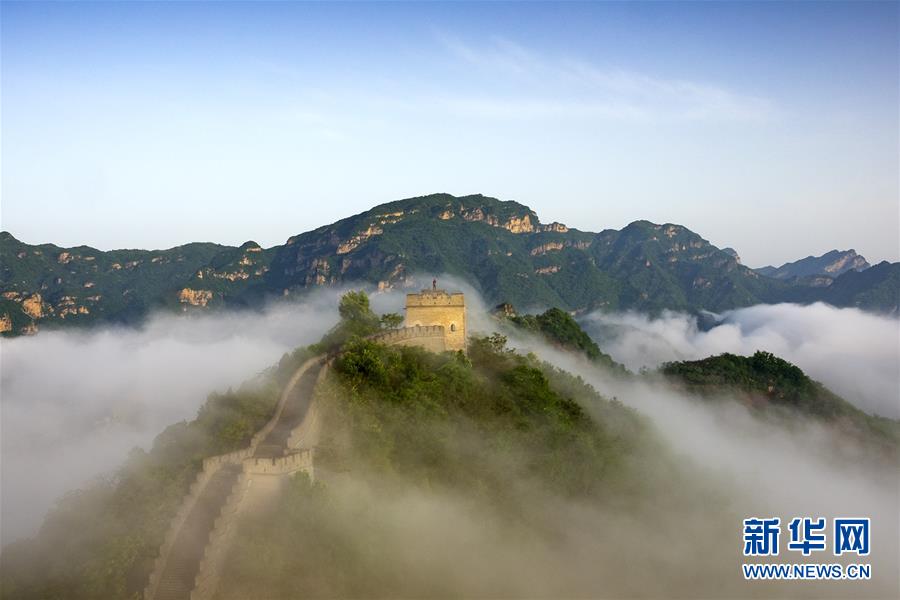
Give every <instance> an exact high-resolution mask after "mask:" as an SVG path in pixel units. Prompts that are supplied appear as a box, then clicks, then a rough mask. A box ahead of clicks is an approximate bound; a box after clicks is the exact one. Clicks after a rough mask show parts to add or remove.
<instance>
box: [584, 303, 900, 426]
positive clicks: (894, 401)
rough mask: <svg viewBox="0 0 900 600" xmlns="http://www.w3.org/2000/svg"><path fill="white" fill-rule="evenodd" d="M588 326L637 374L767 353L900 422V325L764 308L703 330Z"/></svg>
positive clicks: (837, 313)
mask: <svg viewBox="0 0 900 600" xmlns="http://www.w3.org/2000/svg"><path fill="white" fill-rule="evenodd" d="M583 325H584V327H585V329H586V330H587V332H588V333H589V334H590V335H591V337H593V338H594V339H595V340H596V341H597V342H598V344H600V346H601V348H602V349H603V351H604V352H607V353H609V354H611V355H612V356H613V358H615V359H616V360H617V361H619V362H621V363H623V364H625V365H626V366H627V367H628V368H630V369H632V370H638V369H640V368H641V367H648V368H655V367H657V366H658V365H659V364H660V363H663V362H666V361H673V360H695V359H699V358H705V357H707V356H712V355H715V354H721V353H723V352H731V353H734V354H742V355H749V354H753V353H754V352H756V351H757V350H765V351H768V352H772V353H773V354H775V355H777V356H780V357H781V358H784V359H786V360H788V361H790V362H792V363H794V364H796V365H797V366H799V367H800V368H801V369H803V370H804V371H805V372H806V373H807V375H809V376H810V377H812V378H813V379H816V380H818V381H821V382H822V383H824V384H825V385H826V386H827V387H828V388H829V389H831V390H832V391H833V392H835V393H837V394H839V395H841V396H843V397H844V398H845V399H846V400H847V401H849V402H852V403H853V404H855V405H856V406H858V407H859V408H861V409H863V410H865V411H866V412H869V413H877V414H879V415H882V416H886V417H893V418H898V417H900V320H898V319H896V318H891V317H883V316H879V315H874V314H872V313H867V312H863V311H861V310H858V309H855V308H835V307H833V306H829V305H826V304H822V303H817V304H812V305H809V306H800V305H797V304H774V305H768V304H761V305H757V306H751V307H749V308H741V309H737V310H733V311H728V312H726V313H723V314H722V315H721V324H719V325H718V326H716V327H713V328H712V329H710V330H708V331H702V330H701V329H700V328H699V327H698V325H697V319H696V318H695V317H692V316H689V315H686V314H683V313H674V312H664V313H663V314H662V316H660V317H659V318H650V317H648V316H646V315H643V314H638V313H631V312H629V313H602V312H596V313H593V314H591V315H588V316H587V317H585V318H584V319H583Z"/></svg>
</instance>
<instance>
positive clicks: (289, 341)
mask: <svg viewBox="0 0 900 600" xmlns="http://www.w3.org/2000/svg"><path fill="white" fill-rule="evenodd" d="M427 280H428V282H429V283H430V280H431V277H428V278H427ZM423 281H424V279H423ZM418 287H423V286H415V285H414V286H412V289H418ZM439 287H442V288H445V289H448V290H461V291H463V292H465V294H466V303H467V307H468V316H467V321H468V327H469V333H470V334H472V335H478V334H483V335H486V334H490V333H491V332H493V331H496V330H498V329H502V330H503V331H504V333H506V334H508V335H509V340H510V346H511V347H514V348H516V349H518V350H520V351H522V352H529V351H533V352H535V354H537V355H538V356H539V357H540V359H542V360H546V361H548V362H549V363H551V364H553V365H556V366H557V367H559V368H562V369H565V370H567V371H570V372H572V373H575V374H577V375H580V376H581V377H582V378H584V379H585V380H586V381H587V382H589V383H590V384H591V385H593V386H594V387H595V388H596V389H597V390H598V391H599V392H600V393H601V394H603V395H605V396H606V397H608V398H616V399H618V400H620V401H621V402H622V403H624V404H626V405H627V406H631V407H633V408H635V409H636V410H638V411H639V412H640V413H641V414H643V415H645V416H647V417H648V418H649V419H650V420H651V422H652V424H653V426H654V427H655V429H656V430H657V431H658V432H659V435H660V436H661V438H662V440H663V441H664V443H665V444H666V447H667V449H666V451H667V452H672V453H673V456H675V457H676V458H677V461H678V463H679V465H680V466H682V467H684V468H685V470H686V472H692V473H695V474H696V478H694V479H685V480H684V481H682V482H681V483H680V485H679V486H678V488H677V489H673V490H672V491H673V493H672V494H661V495H659V496H658V497H654V498H652V499H651V500H650V501H649V503H648V505H646V506H642V507H634V508H632V509H623V510H615V509H611V508H610V507H600V506H593V505H585V504H579V503H576V502H571V501H567V500H563V499H561V498H560V497H558V496H554V495H552V494H548V493H547V492H546V491H545V490H543V489H541V488H540V486H538V485H535V482H532V481H528V480H517V479H515V478H512V477H510V476H509V475H508V473H509V472H512V471H509V470H508V467H509V465H507V464H497V465H495V467H494V468H495V470H496V471H497V473H498V474H499V475H498V476H502V475H503V474H506V477H507V480H508V481H507V483H508V486H509V489H510V494H511V495H514V496H515V497H517V498H520V499H524V500H523V502H525V504H526V505H527V506H528V507H530V508H529V510H530V513H529V514H528V515H527V517H528V519H529V522H530V523H531V524H533V525H534V527H535V531H536V532H537V533H535V534H528V533H523V532H522V531H521V529H516V528H510V527H509V526H508V523H507V522H506V520H505V518H504V516H503V515H501V514H496V513H494V512H490V511H486V510H484V508H483V507H479V506H478V505H477V504H476V503H473V501H472V499H471V498H468V497H464V496H460V495H456V494H454V493H452V492H451V491H447V490H422V489H421V488H414V487H412V486H409V485H405V484H404V483H403V482H402V480H401V479H400V478H398V479H397V481H392V482H387V483H386V482H385V481H381V480H379V481H372V480H369V479H367V478H366V476H365V473H364V472H360V471H355V472H354V471H351V472H350V473H349V474H345V475H343V476H341V477H338V478H336V479H334V480H331V481H328V482H327V486H328V488H329V490H330V494H331V495H332V498H333V500H334V502H335V503H336V506H337V507H338V514H339V515H340V516H341V518H340V519H335V520H334V521H333V522H325V523H323V524H322V527H325V528H328V529H327V531H328V532H329V533H330V534H333V535H334V536H336V538H335V539H336V540H338V541H340V542H341V543H343V544H345V545H347V546H351V547H355V548H363V549H365V548H366V545H367V544H371V542H372V540H373V539H381V540H384V541H385V542H386V545H385V546H384V547H379V548H378V552H377V553H376V555H375V556H368V559H369V560H370V561H371V562H370V564H369V565H368V566H369V567H371V568H372V569H373V571H372V572H373V573H384V572H386V571H389V570H391V569H392V570H394V571H396V570H397V569H398V566H397V565H398V564H399V565H400V567H401V568H402V569H403V570H402V572H403V573H405V575H404V578H406V579H404V580H403V581H407V582H408V584H409V587H408V588H395V592H396V593H394V594H392V595H394V596H396V595H402V591H403V590H404V589H405V590H407V591H410V592H422V591H423V590H426V591H429V592H433V594H432V595H442V596H446V595H457V596H458V595H481V596H484V595H493V596H529V597H534V596H559V595H567V596H575V595H584V594H585V590H595V593H593V594H591V595H593V596H598V595H600V596H605V597H623V596H642V597H661V596H668V597H670V596H688V595H691V596H695V595H704V596H707V597H753V596H757V597H762V596H772V595H778V596H791V597H847V596H849V595H853V596H857V597H873V598H881V597H896V595H897V594H898V592H900V589H898V582H897V581H896V565H897V564H898V560H900V549H898V543H900V542H898V539H897V536H896V532H897V531H898V529H900V522H898V521H900V516H898V512H900V511H898V506H900V492H898V490H900V474H898V473H897V469H896V465H882V464H880V463H875V462H871V461H868V460H867V459H865V458H864V456H865V455H864V454H863V452H862V451H861V450H860V451H859V452H856V453H855V452H854V448H853V447H852V444H853V442H851V441H849V440H846V439H843V438H841V437H840V435H839V433H837V432H836V431H834V430H831V429H828V428H825V427H822V426H819V425H817V424H815V423H813V422H810V423H804V424H800V425H795V426H792V427H791V428H786V427H781V426H779V425H778V424H777V423H772V422H764V421H762V420H760V419H758V418H757V417H756V416H754V415H753V414H751V413H750V412H749V411H748V410H747V409H746V408H745V407H744V406H742V405H740V404H739V403H738V402H708V401H702V400H699V399H697V398H694V397H692V396H690V395H689V394H685V393H683V392H680V391H678V390H675V389H673V388H671V387H670V386H667V385H666V384H665V383H664V382H661V381H654V380H652V379H647V378H642V379H627V378H626V379H623V378H621V377H618V376H615V375H612V374H609V373H607V372H605V371H604V370H602V369H601V368H598V367H597V366H595V365H593V364H591V363H589V362H588V361H587V360H585V359H584V358H582V357H580V356H576V355H573V354H571V353H568V352H565V351H561V350H559V349H557V348H555V347H553V346H551V345H549V344H547V343H545V342H543V341H542V340H541V339H539V338H537V337H535V336H532V335H529V334H523V333H521V332H517V331H515V330H508V329H506V328H504V327H502V326H501V324H500V323H499V322H497V321H496V320H494V319H493V318H491V317H490V316H489V315H488V310H487V305H486V303H485V302H484V301H483V300H482V299H481V297H480V295H479V294H478V293H477V290H475V289H474V288H472V287H471V286H469V285H467V284H465V283H464V282H461V281H459V280H456V279H454V278H452V277H448V276H441V277H439ZM342 291H343V290H324V291H319V292H316V293H314V294H311V295H309V296H306V297H305V298H304V299H303V300H301V301H298V302H296V303H278V304H274V305H272V306H270V307H268V308H267V309H266V310H264V311H262V312H259V313H250V312H247V313H219V314H210V315H199V316H193V317H184V316H176V315H156V316H155V317H153V318H151V319H150V320H149V321H148V322H147V323H146V324H145V326H143V327H141V328H140V329H101V330H95V331H91V332H71V331H67V332H59V331H57V332H42V333H40V334H39V335H37V336H35V337H32V338H18V339H14V340H4V341H3V342H0V360H2V364H0V370H2V381H0V384H2V387H0V389H2V393H3V402H2V427H0V433H2V446H0V449H2V458H3V460H2V464H0V469H2V470H0V483H2V515H0V516H2V522H3V529H2V531H0V540H2V541H3V542H4V543H6V542H8V541H11V540H12V539H15V538H16V537H20V536H23V535H28V534H30V533H33V532H34V531H35V530H36V528H37V526H38V525H39V523H40V521H41V519H42V517H43V515H44V514H45V512H46V510H47V509H48V508H49V507H50V506H51V505H52V502H53V501H54V499H55V498H57V497H59V496H60V495H61V494H62V493H63V492H65V491H66V490H69V489H73V488H77V487H79V486H80V485H82V484H84V482H86V481H88V480H89V479H90V478H92V477H96V476H99V475H102V474H104V473H108V472H111V471H112V470H114V469H115V468H116V467H117V466H119V465H120V464H122V462H123V461H124V460H125V458H126V455H127V452H128V451H129V450H130V449H131V448H132V447H134V446H142V447H145V448H146V447H148V446H149V444H150V443H152V440H153V438H154V437H155V436H156V435H157V434H158V433H159V432H160V431H161V430H162V429H164V428H165V427H166V426H167V425H169V424H171V423H174V422H177V421H179V420H182V419H190V418H193V417H194V416H195V414H196V411H197V408H198V407H199V406H200V405H201V404H202V403H203V402H204V400H205V399H206V396H207V394H208V393H209V392H210V391H213V390H221V389H225V388H227V387H228V386H236V385H238V384H240V383H241V382H242V381H245V380H247V379H249V378H252V377H253V376H254V375H256V374H257V373H259V372H260V371H261V370H263V369H265V368H266V367H268V366H270V365H272V364H274V363H275V362H277V360H278V359H279V358H280V356H281V355H282V354H283V353H284V352H286V351H288V350H290V349H292V348H294V347H296V346H299V345H304V344H308V343H310V342H314V341H317V340H318V339H319V338H320V337H321V335H322V334H323V333H325V331H327V330H328V329H329V328H330V327H331V326H332V325H333V324H334V323H335V322H336V321H337V298H338V296H339V295H340V293H341V292H342ZM404 293H405V290H395V291H388V292H385V293H375V294H372V295H371V302H372V307H373V309H374V310H375V311H376V312H379V313H383V312H388V311H390V312H399V311H400V310H401V309H402V306H403V295H404ZM722 319H723V324H722V325H719V326H718V327H716V328H714V329H712V330H710V331H707V332H703V331H700V329H699V328H698V327H697V324H696V321H695V320H693V319H692V318H690V317H688V316H685V315H680V314H675V313H667V314H665V315H663V316H662V317H661V318H659V319H651V318H649V317H646V316H642V315H637V314H618V315H615V314H613V315H600V314H595V315H591V316H589V317H588V318H587V319H586V320H585V325H586V327H587V328H588V330H589V332H590V333H591V334H592V337H593V338H594V339H595V340H596V341H597V342H598V344H599V345H600V346H601V349H602V350H603V351H605V352H608V353H610V354H612V355H613V357H614V358H616V359H617V360H619V361H621V362H624V363H625V364H626V365H628V366H629V367H630V368H632V369H638V368H640V367H642V366H650V367H652V366H655V365H657V364H659V363H660V362H664V361H666V360H676V359H685V358H701V357H704V356H708V355H710V354H717V353H721V352H725V351H730V352H736V353H741V354H747V353H750V352H753V351H755V350H757V349H759V350H767V351H771V352H773V353H775V354H777V355H779V356H783V357H784V358H787V359H788V360H791V361H792V362H796V363H797V364H798V365H800V366H801V367H802V368H803V369H804V370H807V372H809V373H810V374H811V375H812V376H813V377H815V378H817V379H820V380H822V381H823V382H825V383H826V385H828V386H829V387H831V388H832V389H833V390H835V391H836V392H838V393H842V394H844V395H845V397H846V398H847V399H848V400H850V401H853V402H855V403H857V404H858V405H861V406H862V405H864V403H865V402H870V403H872V405H873V406H881V405H885V406H888V407H889V406H890V404H891V402H890V399H891V398H896V397H897V395H896V393H895V394H894V395H893V396H882V395H881V394H882V392H883V391H884V390H887V392H890V391H891V390H892V389H893V390H896V386H897V385H898V384H897V379H896V377H897V369H898V358H897V347H896V343H897V321H896V320H891V319H885V318H882V317H875V316H873V315H869V314H866V313H861V312H860V311H856V310H852V309H843V310H838V309H833V308H831V307H827V306H824V305H814V306H811V307H797V306H792V305H778V306H758V307H752V308H748V309H741V310H738V311H732V312H730V313H726V314H725V315H723V316H722ZM891 335H893V336H894V337H893V345H892V344H891V340H890V339H889V338H890V336H891ZM867 340H868V342H867ZM804 361H806V362H804ZM854 366H856V368H857V369H859V371H855V370H854ZM814 367H815V368H819V369H821V371H819V372H820V373H821V375H817V374H816V371H814V370H813V368H814ZM892 378H893V379H892ZM891 385H893V386H894V387H893V388H891ZM847 389H850V390H856V393H857V397H851V396H850V394H847V393H846V392H843V391H842V390H847ZM726 400H727V399H726ZM585 408H586V410H588V411H589V412H591V413H593V414H594V415H595V416H597V417H598V418H599V416H600V412H599V411H598V410H597V408H598V407H596V406H591V405H588V406H585ZM480 443H482V442H481V441H480V440H479V439H477V438H475V437H473V439H471V440H467V441H466V444H468V445H469V447H470V448H471V452H469V454H471V455H472V456H478V457H480V458H479V459H480V460H486V461H490V460H492V458H491V457H490V456H489V452H487V451H486V450H485V451H484V452H481V451H480V450H479V449H480V448H481V446H480V445H479V444H480ZM839 450H840V452H839ZM535 451H536V452H540V451H541V449H540V448H536V449H535ZM855 457H858V460H857V459H856V458H855ZM653 475H654V474H653V473H647V476H648V478H650V477H652V476H653ZM400 476H401V478H402V474H400ZM750 516H772V517H776V516H777V517H781V519H782V522H783V523H786V522H787V521H789V520H790V519H791V518H793V517H795V516H810V517H818V516H825V517H828V518H829V519H833V518H834V517H836V516H845V517H846V516H867V517H871V518H872V523H873V525H872V527H873V531H872V535H873V539H872V547H873V552H872V555H871V556H870V557H867V558H866V559H864V560H863V561H861V562H869V563H871V564H872V565H873V579H872V581H869V582H844V583H834V582H823V583H810V582H802V583H786V582H781V583H764V582H744V581H743V579H742V577H741V575H740V563H741V562H743V557H742V556H741V549H742V545H741V519H743V518H747V517H750ZM361 522H366V523H369V524H371V523H376V524H378V527H380V530H379V531H376V532H373V531H372V530H371V529H370V530H365V531H361V530H360V529H359V527H358V524H359V523H361ZM258 524H259V523H258V522H257V520H254V519H253V518H250V519H248V521H247V523H246V526H249V527H255V526H257V525H258ZM373 536H375V537H373ZM329 539H330V538H329ZM338 541H335V544H336V546H337V547H341V545H340V543H338ZM785 543H786V542H785V539H784V536H782V545H784V544H785ZM804 560H805V559H803V558H802V557H801V555H799V554H795V553H790V554H788V555H784V554H783V555H782V557H780V558H779V559H778V561H773V562H787V561H795V562H803V561H804ZM810 560H813V561H818V562H828V563H831V562H835V561H838V562H840V559H835V558H834V557H833V556H831V554H830V551H829V552H828V553H827V555H826V554H825V553H822V554H821V555H819V556H817V555H815V554H814V555H813V556H812V557H811V559H810ZM357 566H358V565H354V568H356V567H357ZM379 583H380V584H384V583H385V580H383V579H381V580H379ZM398 590H399V591H398ZM232 591H233V592H234V593H235V594H237V596H236V597H239V596H240V593H241V590H240V589H239V588H235V590H232ZM413 595H414V594H413Z"/></svg>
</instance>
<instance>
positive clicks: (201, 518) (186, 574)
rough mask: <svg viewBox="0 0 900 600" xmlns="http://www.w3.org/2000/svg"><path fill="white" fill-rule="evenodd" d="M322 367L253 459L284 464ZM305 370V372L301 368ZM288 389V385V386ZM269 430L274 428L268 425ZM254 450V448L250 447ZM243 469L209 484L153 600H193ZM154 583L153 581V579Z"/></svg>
mask: <svg viewBox="0 0 900 600" xmlns="http://www.w3.org/2000/svg"><path fill="white" fill-rule="evenodd" d="M322 366H323V363H322V362H321V361H320V362H318V363H316V364H313V365H311V366H310V367H309V368H307V369H306V370H305V371H303V372H302V375H301V374H299V373H298V375H299V379H298V380H296V381H295V382H293V385H292V386H291V387H290V389H288V390H286V392H287V397H286V399H285V401H284V403H283V406H282V409H281V412H280V413H278V415H277V418H276V421H275V423H274V426H273V427H272V428H271V429H270V430H269V433H268V434H267V435H266V436H265V437H264V438H263V439H262V440H260V442H259V443H258V444H257V446H256V448H255V450H254V451H253V454H252V457H253V458H272V459H276V458H282V457H284V456H285V455H287V454H288V453H289V451H290V448H289V447H288V440H289V438H290V435H291V431H292V430H293V429H294V428H296V427H297V426H298V425H300V424H301V423H303V420H304V418H305V417H306V415H307V413H308V412H309V408H310V405H311V403H312V397H313V392H314V390H315V386H316V382H317V378H318V376H319V373H320V372H321V370H322ZM301 369H303V367H301ZM288 385H290V384H288ZM270 424H271V422H270ZM251 448H252V446H251ZM242 472H243V465H242V464H241V463H235V464H228V465H224V466H222V467H221V468H219V469H218V470H217V471H216V472H215V473H214V474H213V475H212V476H211V478H210V479H209V481H208V482H207V483H206V485H205V487H204V488H203V490H202V491H201V492H200V495H199V497H198V498H197V500H196V504H195V505H194V506H193V508H191V509H190V512H189V513H188V514H187V517H186V518H185V520H184V522H183V523H182V525H181V526H180V529H179V530H178V533H177V535H176V537H175V540H174V542H173V544H172V547H171V548H170V550H169V551H168V554H167V555H166V558H165V564H164V566H163V567H162V572H161V574H160V578H159V584H158V585H157V586H156V588H155V592H153V591H152V590H153V589H154V588H153V587H152V586H151V587H149V588H148V591H146V592H145V595H146V597H147V598H148V599H149V598H152V599H153V600H189V599H190V598H191V593H192V592H193V591H194V588H195V584H196V582H197V577H198V574H199V572H200V569H201V563H202V561H203V560H204V556H205V554H206V552H207V546H208V545H209V544H210V538H211V536H212V533H213V530H214V528H215V527H216V526H217V525H216V519H217V518H218V517H219V516H220V515H221V514H222V511H223V508H224V507H225V505H226V503H227V502H228V500H229V497H230V496H231V495H232V493H233V492H235V490H236V487H235V486H236V484H237V483H238V481H239V480H240V478H241V474H242ZM151 581H152V577H151Z"/></svg>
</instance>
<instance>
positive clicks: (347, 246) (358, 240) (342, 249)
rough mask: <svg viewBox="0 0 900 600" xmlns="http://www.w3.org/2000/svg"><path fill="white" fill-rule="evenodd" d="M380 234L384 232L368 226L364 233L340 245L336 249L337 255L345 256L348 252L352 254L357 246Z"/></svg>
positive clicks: (379, 228) (378, 228)
mask: <svg viewBox="0 0 900 600" xmlns="http://www.w3.org/2000/svg"><path fill="white" fill-rule="evenodd" d="M382 233H384V230H383V229H382V228H381V227H376V226H374V225H369V227H368V228H367V229H366V230H365V231H362V232H360V233H357V234H356V235H354V236H353V237H352V238H350V239H349V240H347V241H346V242H344V243H342V244H340V245H339V246H338V248H337V253H338V254H347V253H348V252H352V251H353V250H355V249H356V247H357V246H359V245H360V244H362V243H363V242H365V241H366V240H368V239H369V238H370V237H372V236H374V235H381V234H382Z"/></svg>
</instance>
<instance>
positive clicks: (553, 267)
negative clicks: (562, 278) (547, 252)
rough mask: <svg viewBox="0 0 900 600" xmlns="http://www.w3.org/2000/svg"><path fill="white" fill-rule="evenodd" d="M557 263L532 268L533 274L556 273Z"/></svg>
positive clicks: (557, 270)
mask: <svg viewBox="0 0 900 600" xmlns="http://www.w3.org/2000/svg"><path fill="white" fill-rule="evenodd" d="M558 272H559V265H550V266H549V267H541V268H539V269H535V270H534V274H535V275H549V274H551V273H558Z"/></svg>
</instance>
